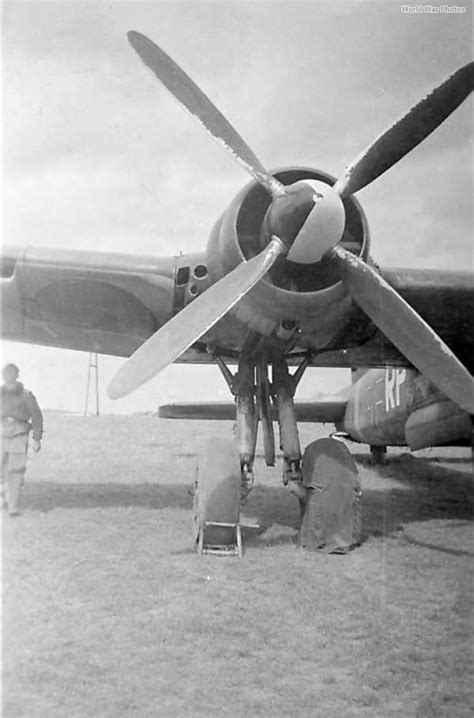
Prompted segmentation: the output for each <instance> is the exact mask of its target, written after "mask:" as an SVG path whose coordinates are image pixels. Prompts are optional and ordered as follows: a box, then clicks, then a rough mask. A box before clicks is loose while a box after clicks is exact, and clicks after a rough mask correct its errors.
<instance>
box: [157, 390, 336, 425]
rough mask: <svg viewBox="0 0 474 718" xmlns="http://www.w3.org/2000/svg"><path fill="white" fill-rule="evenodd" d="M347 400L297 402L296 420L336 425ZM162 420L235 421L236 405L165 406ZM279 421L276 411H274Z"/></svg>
mask: <svg viewBox="0 0 474 718" xmlns="http://www.w3.org/2000/svg"><path fill="white" fill-rule="evenodd" d="M346 405H347V399H346V398H344V397H339V396H337V397H330V398H323V399H319V400H315V401H305V402H296V403H295V411H296V420H297V421H301V422H307V423H321V424H325V423H331V424H334V423H336V422H337V421H340V420H342V419H343V417H344V412H345V410H346ZM159 416H160V418H161V419H195V420H216V421H235V404H234V403H232V402H224V401H222V402H201V403H189V404H164V405H163V406H160V408H159ZM272 418H273V421H277V420H278V417H277V414H276V411H275V410H273V411H272Z"/></svg>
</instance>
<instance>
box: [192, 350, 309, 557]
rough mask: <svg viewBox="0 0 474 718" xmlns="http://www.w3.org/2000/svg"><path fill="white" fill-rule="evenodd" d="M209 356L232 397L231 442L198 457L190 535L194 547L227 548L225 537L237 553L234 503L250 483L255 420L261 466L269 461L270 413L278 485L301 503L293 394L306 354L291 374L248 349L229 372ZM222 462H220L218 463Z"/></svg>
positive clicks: (220, 361) (220, 550)
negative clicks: (279, 455) (279, 465)
mask: <svg viewBox="0 0 474 718" xmlns="http://www.w3.org/2000/svg"><path fill="white" fill-rule="evenodd" d="M215 359H216V362H217V364H218V366H219V368H220V369H221V372H222V374H223V376H224V379H225V380H226V382H227V384H228V386H229V388H230V390H231V392H232V394H233V395H234V397H235V408H236V425H235V431H236V440H237V441H236V446H235V445H234V447H232V446H230V445H229V443H228V442H226V446H221V445H220V444H219V445H217V443H216V444H213V443H210V444H208V445H207V447H206V449H205V452H204V454H202V455H201V457H200V461H199V469H198V479H197V482H196V492H195V502H194V504H195V506H194V508H195V511H194V537H195V541H196V543H197V545H198V550H200V552H203V551H206V550H212V551H213V552H218V553H229V542H231V544H232V545H233V546H234V549H235V551H236V552H237V553H239V551H240V550H241V548H239V547H241V543H240V522H239V516H240V504H241V502H245V501H246V499H247V496H248V495H249V493H250V491H251V490H252V488H253V485H254V473H253V464H254V460H255V450H256V444H257V433H258V426H259V423H260V424H261V426H262V432H263V445H264V451H265V462H266V464H267V466H274V465H275V436H274V431H273V418H274V415H275V414H276V416H277V417H278V424H279V430H280V449H281V450H282V452H283V477H282V479H283V484H284V485H285V486H288V487H289V489H290V491H292V493H294V494H295V495H296V496H297V498H299V500H300V507H301V506H302V502H303V499H304V497H305V494H306V491H305V489H304V488H303V485H302V472H301V458H302V453H301V446H300V441H299V435H298V427H297V423H296V416H295V408H294V395H295V391H296V388H297V386H298V383H299V382H300V380H301V378H302V376H303V374H304V372H305V370H306V368H307V366H308V364H309V362H310V359H309V357H306V358H304V359H303V360H302V362H301V364H300V365H299V367H298V368H297V370H296V371H295V372H294V374H291V373H290V371H289V369H288V364H287V362H286V359H285V358H284V357H283V356H279V357H276V358H275V357H273V358H271V359H270V360H269V358H268V357H267V356H261V355H260V356H259V357H258V358H256V357H255V355H252V354H250V353H249V354H245V353H242V355H241V358H240V360H239V364H238V370H237V372H236V373H235V374H232V372H231V371H230V369H229V368H228V366H227V365H226V363H225V362H224V360H223V359H222V357H220V356H219V355H215ZM270 366H271V369H272V371H271V380H270V376H269V374H270V371H269V370H270ZM219 456H224V457H225V458H223V459H221V458H219ZM222 461H223V462H224V464H223V465H222V466H221V465H220V464H221V463H222ZM237 467H238V469H239V471H238V470H237ZM239 474H240V476H239ZM237 489H238V490H237ZM206 547H207V549H206ZM212 547H214V549H213V548H212Z"/></svg>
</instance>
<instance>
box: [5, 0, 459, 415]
mask: <svg viewBox="0 0 474 718" xmlns="http://www.w3.org/2000/svg"><path fill="white" fill-rule="evenodd" d="M461 2H464V5H462V4H461V5H459V4H458V3H457V4H458V7H459V6H460V7H463V6H464V7H465V9H466V12H465V13H404V12H402V9H401V5H402V3H400V2H393V1H392V0H379V1H374V0H372V2H366V1H364V0H351V1H349V2H344V1H339V2H337V1H334V0H332V2H318V1H316V0H311V1H309V2H299V1H298V0H296V1H290V2H277V1H273V2H259V1H257V0H253V1H252V2H240V1H239V2H227V1H225V0H219V1H216V2H202V1H201V0H196V1H195V2H179V1H178V2H172V3H165V2H159V1H156V0H155V1H154V2H125V1H124V2H122V1H120V0H115V2H110V1H109V2H105V1H104V2H102V1H98V0H91V1H90V2H82V1H81V2H75V1H74V0H64V1H63V2H22V1H19V0H16V1H14V2H11V1H10V2H9V1H8V0H7V1H6V2H4V3H3V124H4V127H3V207H4V211H3V226H2V239H3V242H4V243H6V244H15V245H33V246H44V247H61V248H80V249H86V250H90V251H91V252H92V251H94V250H97V249H100V250H105V251H123V252H127V253H147V254H148V253H151V254H156V255H158V256H162V255H170V254H171V255H173V254H178V253H179V252H190V251H198V250H201V249H204V248H205V246H206V242H207V239H208V236H209V232H210V229H211V227H212V225H213V223H214V222H215V220H216V219H217V217H218V216H219V215H220V213H221V212H222V211H223V210H224V209H225V208H226V206H227V205H228V204H229V203H230V201H231V199H232V198H233V196H234V195H235V194H236V193H237V192H238V191H239V190H240V188H241V187H242V186H243V184H245V183H246V182H247V181H248V178H247V176H246V175H245V173H244V171H243V170H242V168H240V167H239V166H238V165H237V164H235V163H234V162H233V161H232V160H231V159H230V158H229V157H228V156H227V155H226V153H225V152H223V150H222V148H220V147H218V146H217V144H215V143H214V142H213V141H212V139H210V138H209V137H208V136H207V134H206V133H205V132H204V131H203V130H202V128H200V127H199V126H198V125H197V124H195V123H194V122H193V121H192V119H191V118H190V117H189V116H188V115H187V114H186V113H185V112H184V111H183V110H182V109H181V108H180V107H179V106H178V105H177V103H176V102H174V101H173V99H172V98H171V96H170V95H169V94H168V93H167V92H166V91H165V90H164V89H163V88H162V87H161V86H160V85H159V84H158V83H157V82H156V80H154V79H153V77H152V76H151V75H150V74H149V73H148V71H146V69H145V68H144V67H143V65H142V64H141V62H140V61H139V59H138V58H137V56H136V55H135V53H134V51H133V50H132V49H131V48H130V46H129V45H128V42H127V40H126V32H127V31H128V30H131V29H133V30H138V31H140V32H142V33H144V34H147V35H149V36H150V37H151V38H152V39H153V40H154V41H155V42H157V43H158V44H159V45H160V46H162V47H163V49H164V50H166V51H167V52H168V53H169V54H170V55H171V56H172V57H173V58H174V59H175V60H176V61H177V62H178V63H179V64H180V65H182V67H183V68H184V69H185V70H186V71H187V72H188V73H189V74H190V75H191V76H192V77H193V79H194V80H195V81H196V82H197V83H198V84H199V85H200V86H201V87H202V89H203V90H204V91H205V92H206V93H207V94H208V95H209V96H210V97H211V99H212V100H213V101H214V102H215V104H217V106H218V107H219V108H220V109H221V111H222V112H223V113H224V114H225V115H226V116H227V117H228V119H229V120H230V121H231V122H232V123H233V124H234V125H235V127H236V128H237V130H238V131H239V132H240V134H242V136H243V137H244V138H245V139H246V141H247V142H248V143H249V145H250V146H251V148H252V149H253V151H254V152H255V153H256V154H257V156H258V157H259V158H260V159H261V161H262V162H263V164H264V165H266V166H267V167H269V168H276V167H281V166H289V165H294V164H304V165H309V166H313V167H316V168H320V169H323V170H326V171H329V172H331V173H333V174H335V175H338V174H339V173H340V172H342V170H343V169H344V166H345V165H346V164H347V163H348V162H350V161H351V160H352V159H353V158H354V157H355V156H356V155H357V154H358V153H359V152H360V151H361V150H362V149H363V148H364V147H365V146H366V145H367V144H369V143H370V142H371V141H372V140H373V138H374V137H375V136H377V134H379V133H380V132H381V131H383V130H384V129H385V128H386V127H387V126H389V125H390V124H391V123H392V122H393V121H394V120H395V119H396V118H397V117H398V116H399V115H401V114H403V113H404V112H405V111H406V110H407V109H408V108H409V107H410V106H411V105H413V104H414V103H416V102H417V101H418V100H420V99H422V98H423V97H424V96H425V95H426V93H427V92H428V91H430V90H431V89H432V88H433V87H435V86H436V85H437V84H439V83H440V82H441V81H442V80H443V79H445V78H446V77H447V76H449V75H450V74H451V73H452V72H454V71H455V70H456V69H457V68H458V67H460V66H461V65H463V64H465V63H466V62H468V61H469V60H470V59H471V53H472V30H471V25H472V7H471V4H470V3H467V1H466V0H461ZM408 4H411V5H415V3H414V2H412V3H408ZM416 4H417V5H419V3H416ZM452 4H454V3H452ZM471 124H472V100H468V101H466V102H465V103H464V104H463V105H462V106H461V107H460V108H459V109H458V110H457V111H456V112H455V113H454V114H453V115H452V116H451V117H450V118H449V119H448V120H447V121H446V122H445V123H444V124H443V125H442V126H441V127H440V128H438V130H437V131H436V132H435V133H434V134H433V135H432V136H430V137H429V138H428V139H427V140H426V141H425V142H424V143H423V144H422V145H420V147H418V148H416V149H415V150H413V152H412V153H411V154H410V155H409V156H408V157H406V158H405V159H404V160H402V161H401V162H400V164H398V165H397V166H395V167H394V168H392V169H391V170H390V171H389V172H388V173H387V174H385V175H383V176H382V177H381V178H379V179H378V180H377V181H376V182H374V183H373V184H372V185H370V186H369V187H367V188H365V189H364V190H362V191H361V192H360V193H358V195H357V196H358V199H359V200H360V202H361V203H362V206H363V208H364V210H365V212H366V214H367V217H368V220H369V226H370V231H371V237H372V256H373V257H374V259H375V260H376V261H377V262H379V263H380V264H381V265H382V266H384V265H385V266H406V267H432V268H443V269H469V268H472V248H471V233H472V206H471V197H472V171H471V165H472V137H471ZM2 358H3V361H15V362H16V363H18V364H19V365H20V368H21V370H22V378H23V379H24V381H25V383H26V384H27V385H28V386H29V387H30V388H31V389H33V390H34V391H35V393H36V394H37V396H38V398H39V399H40V401H41V402H42V404H43V405H44V406H48V407H51V408H60V409H67V410H71V411H80V410H81V409H82V407H83V404H84V393H85V386H86V375H87V366H88V359H89V357H88V355H87V354H84V353H80V352H71V351H64V350H56V349H51V348H42V347H36V346H35V347H31V346H26V345H20V344H14V343H11V342H6V341H5V342H3V343H2ZM122 362H123V360H122V359H119V358H113V357H101V358H100V359H99V365H100V377H101V379H100V388H101V403H102V408H103V410H104V411H119V412H130V411H146V410H148V411H151V410H155V409H156V406H157V405H158V404H159V403H164V402H167V401H183V400H206V399H207V400H213V399H226V398H227V397H228V393H227V389H226V385H225V384H224V381H223V380H222V379H221V377H220V375H219V373H218V370H217V369H215V368H214V367H180V366H176V365H175V366H172V367H169V368H167V369H165V370H164V372H163V373H162V374H161V375H160V376H159V377H157V378H156V379H155V380H153V382H151V383H150V384H148V385H146V386H145V387H143V388H142V389H140V390H139V391H138V392H136V393H135V394H133V395H132V396H130V397H128V398H127V399H124V400H121V401H120V402H111V401H110V400H108V399H106V396H105V390H106V386H107V383H108V381H109V380H110V379H111V378H112V376H113V374H114V372H115V371H116V370H117V369H118V368H119V366H120V365H121V363H122ZM347 380H348V373H347V371H344V370H342V371H341V370H311V371H310V372H308V374H307V376H306V378H305V380H304V382H303V384H302V388H301V391H300V395H301V396H304V397H310V396H314V395H317V394H318V393H320V392H325V391H327V392H331V391H335V390H337V389H338V388H340V387H341V386H342V385H343V384H344V383H346V382H347Z"/></svg>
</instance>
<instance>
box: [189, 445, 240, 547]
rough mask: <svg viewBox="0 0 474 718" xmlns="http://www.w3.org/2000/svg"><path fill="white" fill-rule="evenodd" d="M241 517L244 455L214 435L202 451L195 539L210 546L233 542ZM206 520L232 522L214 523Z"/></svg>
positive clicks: (196, 505)
mask: <svg viewBox="0 0 474 718" xmlns="http://www.w3.org/2000/svg"><path fill="white" fill-rule="evenodd" d="M239 519H240V459H239V455H238V452H237V447H236V446H235V443H234V442H233V441H230V440H227V439H216V438H214V439H210V440H209V441H207V442H206V444H205V445H204V446H203V448H202V450H201V451H200V452H199V457H198V471H197V479H196V491H195V493H194V511H193V540H194V543H195V544H196V543H197V542H198V541H199V538H200V536H201V538H203V539H204V543H205V544H206V545H209V546H222V547H224V546H233V545H235V543H236V528H235V527H236V526H237V525H238V524H239ZM206 523H211V524H212V523H217V524H221V523H222V524H232V526H212V525H206Z"/></svg>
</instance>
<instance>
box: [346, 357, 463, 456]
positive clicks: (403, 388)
mask: <svg viewBox="0 0 474 718" xmlns="http://www.w3.org/2000/svg"><path fill="white" fill-rule="evenodd" d="M353 378H354V379H355V381H354V383H353V384H352V386H351V387H350V389H349V391H348V400H347V406H346V411H345V414H344V417H343V419H342V420H340V421H339V422H337V424H336V426H337V428H338V429H339V430H341V431H344V432H346V433H347V434H348V435H349V436H350V437H351V438H352V439H353V440H354V441H358V442H361V443H365V444H370V445H371V446H409V448H410V449H412V450H416V449H422V448H426V447H428V446H442V445H453V444H466V445H468V444H469V443H470V441H471V433H472V422H471V417H470V416H469V414H467V413H466V412H465V411H462V409H460V408H459V407H458V406H456V404H454V403H453V402H452V401H450V400H449V399H447V398H446V397H445V396H443V394H441V393H440V392H439V391H438V390H437V389H436V388H435V387H433V385H432V384H430V383H429V382H428V381H427V380H426V379H425V377H423V376H422V375H421V374H420V373H419V372H417V371H416V370H414V369H406V368H404V367H384V368H383V369H369V370H366V371H365V370H359V371H356V372H354V377H353Z"/></svg>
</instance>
